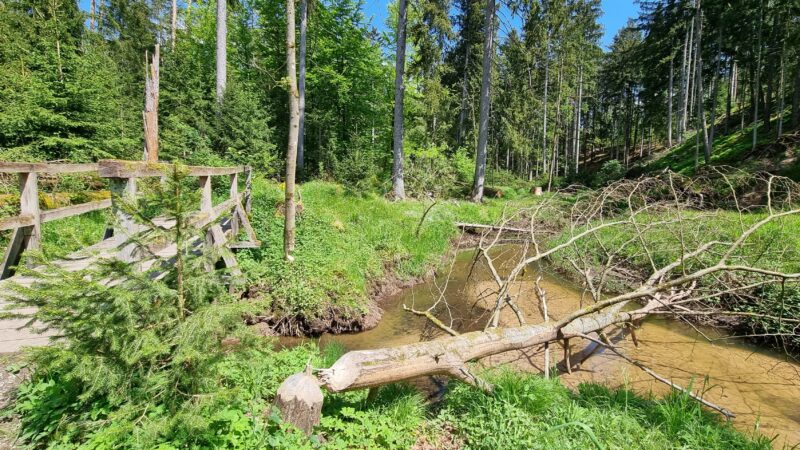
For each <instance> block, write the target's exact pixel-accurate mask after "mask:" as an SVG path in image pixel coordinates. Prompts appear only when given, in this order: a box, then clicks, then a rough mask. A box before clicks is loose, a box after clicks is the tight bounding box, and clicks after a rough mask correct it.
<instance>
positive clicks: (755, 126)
mask: <svg viewBox="0 0 800 450" xmlns="http://www.w3.org/2000/svg"><path fill="white" fill-rule="evenodd" d="M763 10H764V0H761V4H760V8H759V14H758V37H757V39H756V51H757V52H758V58H757V59H756V73H755V76H754V85H753V99H752V102H753V146H752V149H751V150H755V149H756V143H757V142H758V102H759V99H760V97H761V95H760V94H759V92H760V91H761V27H762V22H763Z"/></svg>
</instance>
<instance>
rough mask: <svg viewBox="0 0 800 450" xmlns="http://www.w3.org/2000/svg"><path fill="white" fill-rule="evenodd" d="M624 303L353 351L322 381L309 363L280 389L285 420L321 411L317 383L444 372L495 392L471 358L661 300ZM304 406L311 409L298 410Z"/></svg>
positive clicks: (349, 383) (545, 339) (603, 322)
mask: <svg viewBox="0 0 800 450" xmlns="http://www.w3.org/2000/svg"><path fill="white" fill-rule="evenodd" d="M624 304H625V303H622V304H618V305H615V306H612V307H611V308H609V310H607V311H604V312H598V313H594V314H589V315H587V316H584V317H580V318H577V319H575V320H572V321H571V322H569V323H567V324H564V323H562V322H546V323H541V324H537V325H526V326H521V327H516V328H492V329H489V330H488V331H475V332H471V333H466V334H461V335H456V336H452V337H446V338H440V339H437V340H434V341H426V342H419V343H415V344H407V345H401V346H398V347H393V348H383V349H376V350H358V351H351V352H348V353H346V354H344V355H343V356H342V357H341V358H339V359H338V360H337V361H336V363H334V364H333V366H331V367H330V368H328V369H321V370H318V372H317V373H318V374H319V375H318V381H317V380H315V379H314V378H313V377H312V376H311V375H308V373H309V370H308V368H307V369H306V371H305V373H299V374H295V375H292V376H291V377H289V378H288V379H286V380H285V381H284V382H283V383H282V384H281V386H280V388H279V389H278V398H277V399H276V405H277V406H278V407H279V408H280V411H281V416H282V418H283V420H284V421H286V422H289V423H292V424H294V425H296V426H298V428H300V429H303V430H305V429H308V424H309V423H313V422H314V421H315V420H316V418H317V417H318V414H319V407H318V406H317V405H318V403H317V402H318V401H319V399H320V398H321V397H322V396H321V393H320V392H319V391H318V390H317V389H315V387H316V386H321V387H322V388H324V389H326V390H327V391H329V392H343V391H350V390H355V389H365V388H373V387H378V386H382V385H385V384H389V383H395V382H400V381H405V380H411V379H414V378H418V377H422V376H431V375H444V376H449V377H452V378H455V379H458V380H461V381H463V382H465V383H468V384H470V385H473V386H477V387H479V388H481V389H484V390H486V391H491V390H492V389H493V386H491V385H490V384H488V383H486V382H485V381H483V380H482V379H480V378H478V377H477V376H475V375H474V374H473V373H472V372H471V371H470V369H469V367H468V365H467V363H469V362H471V361H476V360H479V359H482V358H486V357H489V356H492V355H497V354H500V353H504V352H508V351H513V350H522V349H527V348H532V347H535V346H539V345H542V344H544V345H548V344H549V343H552V342H558V341H563V340H566V339H570V338H583V337H585V336H587V335H589V334H591V333H595V332H599V331H602V330H603V329H605V328H607V327H609V326H611V325H614V324H619V323H625V322H635V321H638V320H641V319H643V318H644V317H646V316H647V314H648V313H649V312H650V311H652V310H653V309H654V308H658V307H660V306H661V305H660V304H659V303H658V302H650V303H648V304H647V305H645V306H644V307H642V308H641V309H638V310H635V311H623V310H622V309H623V306H624ZM548 366H549V364H548ZM283 405H286V406H283ZM300 411H308V413H307V415H302V414H298V412H300Z"/></svg>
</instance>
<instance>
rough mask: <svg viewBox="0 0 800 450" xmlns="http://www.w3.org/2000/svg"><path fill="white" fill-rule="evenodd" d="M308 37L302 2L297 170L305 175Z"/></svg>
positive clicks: (302, 1) (304, 1) (303, 0)
mask: <svg viewBox="0 0 800 450" xmlns="http://www.w3.org/2000/svg"><path fill="white" fill-rule="evenodd" d="M307 35H308V0H300V61H299V70H300V73H299V75H298V86H297V92H298V94H299V106H298V107H299V109H300V124H299V126H298V130H299V131H298V140H297V170H298V171H299V172H300V175H301V176H302V175H303V169H304V166H305V157H304V155H303V152H304V147H305V140H306V129H305V127H306V40H307V37H308V36H307Z"/></svg>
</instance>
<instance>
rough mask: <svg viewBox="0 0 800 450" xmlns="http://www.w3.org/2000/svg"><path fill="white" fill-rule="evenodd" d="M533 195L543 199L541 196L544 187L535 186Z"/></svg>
mask: <svg viewBox="0 0 800 450" xmlns="http://www.w3.org/2000/svg"><path fill="white" fill-rule="evenodd" d="M533 195H535V196H537V197H541V195H542V187H541V186H535V187H534V188H533Z"/></svg>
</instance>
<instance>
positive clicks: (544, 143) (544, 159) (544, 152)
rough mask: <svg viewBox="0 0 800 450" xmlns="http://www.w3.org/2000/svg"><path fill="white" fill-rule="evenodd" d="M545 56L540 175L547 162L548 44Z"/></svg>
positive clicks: (546, 169) (544, 170)
mask: <svg viewBox="0 0 800 450" xmlns="http://www.w3.org/2000/svg"><path fill="white" fill-rule="evenodd" d="M545 52H546V55H545V57H544V103H543V109H544V111H543V112H542V117H543V118H542V130H543V131H542V173H543V174H545V173H548V172H549V170H548V162H547V94H548V92H547V90H548V86H549V84H550V43H549V41H548V42H547V43H546V44H545Z"/></svg>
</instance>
